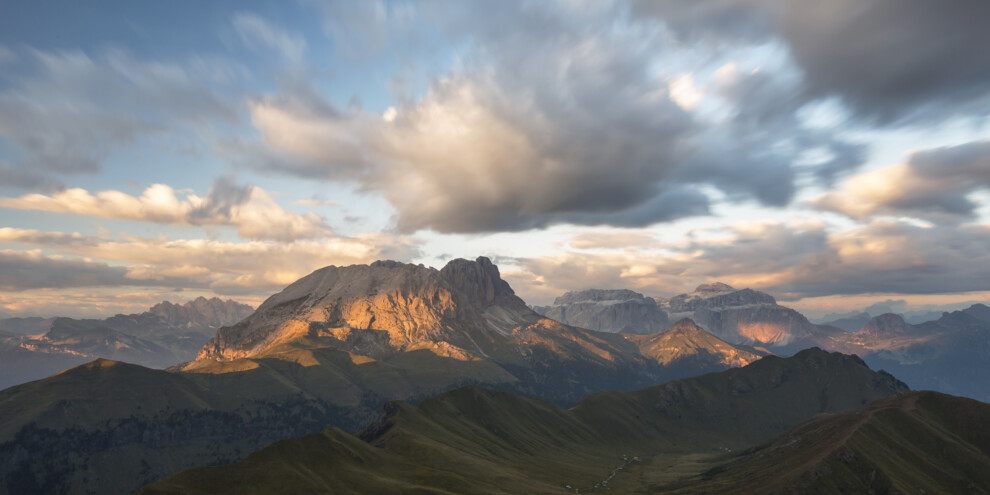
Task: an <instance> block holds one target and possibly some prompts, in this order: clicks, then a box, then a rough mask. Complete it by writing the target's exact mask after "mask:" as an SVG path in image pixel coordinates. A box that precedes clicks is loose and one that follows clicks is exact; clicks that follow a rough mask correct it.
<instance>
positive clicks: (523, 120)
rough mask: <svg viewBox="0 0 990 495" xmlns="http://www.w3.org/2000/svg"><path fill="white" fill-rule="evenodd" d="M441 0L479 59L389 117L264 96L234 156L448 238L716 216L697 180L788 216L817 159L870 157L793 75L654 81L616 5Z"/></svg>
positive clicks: (640, 40)
mask: <svg viewBox="0 0 990 495" xmlns="http://www.w3.org/2000/svg"><path fill="white" fill-rule="evenodd" d="M433 7H435V6H432V4H425V5H423V12H421V14H422V15H423V18H427V19H431V20H432V21H434V22H436V23H437V25H439V26H440V27H441V28H442V29H443V30H445V31H446V32H447V33H448V34H449V35H450V36H452V37H454V38H455V39H463V40H464V43H465V44H466V46H468V47H469V49H468V50H467V54H466V55H465V56H464V57H463V58H462V59H461V61H460V62H459V63H458V64H456V65H455V68H454V69H452V70H451V71H450V72H449V73H447V74H445V75H443V76H441V77H437V78H435V79H433V80H432V82H431V84H430V86H429V89H428V90H427V91H426V92H425V93H424V94H423V95H422V96H421V97H420V98H419V99H416V100H412V99H410V100H408V101H406V100H402V101H399V102H398V104H397V105H395V106H393V107H391V108H389V111H388V112H387V118H386V116H383V115H380V114H378V113H377V112H375V113H372V112H364V111H362V110H361V109H360V108H353V107H352V108H350V109H347V110H342V109H340V108H337V107H336V106H334V105H333V104H331V103H329V102H327V101H326V100H324V99H323V98H322V97H321V96H320V95H319V93H318V92H317V91H316V90H315V89H314V88H313V87H312V86H308V87H306V86H304V87H301V88H295V89H293V90H283V91H282V92H281V93H279V94H275V95H268V96H265V97H261V98H256V99H254V100H252V101H251V102H250V103H249V110H250V115H251V122H252V124H253V125H254V126H255V128H256V129H257V130H258V131H259V132H260V133H261V136H262V139H263V146H256V145H251V144H249V143H248V144H245V143H230V146H228V150H229V151H230V152H231V153H232V156H235V157H239V158H235V161H238V162H240V163H247V164H250V165H251V166H254V167H256V168H259V169H262V170H268V171H278V172H288V173H292V174H295V175H299V176H302V177H307V178H315V179H323V180H345V181H352V182H356V183H357V184H358V185H359V186H360V188H361V189H362V190H365V191H372V192H378V193H380V194H382V195H383V196H384V197H385V198H386V199H387V200H388V201H389V202H390V203H391V204H392V206H393V207H394V208H395V210H396V212H397V213H396V223H397V226H398V228H399V229H400V230H401V231H404V232H413V231H417V230H421V229H432V230H434V231H438V232H444V233H455V232H457V233H473V232H490V231H519V230H526V229H532V228H542V227H545V226H548V225H552V224H559V223H572V224H579V225H613V226H633V227H639V226H645V225H651V224H654V223H658V222H664V221H670V220H674V219H677V218H683V217H686V216H694V215H707V214H708V213H709V202H710V200H709V197H708V195H707V194H706V193H705V192H704V191H705V188H704V187H702V186H715V187H716V188H718V189H720V190H722V191H723V192H725V193H726V195H727V197H728V200H730V201H735V202H738V201H747V200H753V199H755V200H757V201H759V202H760V203H762V204H765V205H774V206H782V205H786V204H788V203H789V202H790V201H791V200H792V198H793V197H794V195H795V192H796V185H795V182H796V180H797V178H798V172H796V171H795V162H796V161H797V160H798V159H799V158H800V157H801V156H802V154H803V153H805V151H807V150H809V149H819V150H825V151H824V153H825V154H828V155H829V156H830V157H831V158H830V160H826V162H825V163H822V164H820V166H818V168H817V169H816V173H818V172H821V173H820V175H821V176H822V177H826V178H831V177H834V176H835V175H837V174H839V173H842V172H844V171H847V170H849V169H852V168H855V167H856V166H858V165H859V164H860V163H861V161H862V148H861V147H860V146H858V145H855V144H852V143H848V142H845V141H841V140H838V139H836V138H835V137H834V136H833V135H832V134H831V132H829V131H823V130H807V129H803V128H802V125H801V123H800V122H798V121H797V120H796V117H795V116H794V114H795V112H797V111H798V109H799V108H800V102H799V101H798V98H797V97H796V96H794V95H795V94H796V93H797V92H798V91H799V90H800V88H799V87H796V86H794V85H793V84H790V85H787V84H785V83H783V82H781V81H783V79H786V78H785V76H786V74H783V75H777V74H773V75H772V74H770V73H769V72H762V73H759V74H755V73H754V74H750V75H737V77H735V78H734V79H732V80H731V81H729V80H727V81H728V82H727V83H726V84H725V85H723V86H719V87H715V86H713V87H702V86H700V85H697V84H695V83H693V82H692V83H691V88H689V89H691V91H687V90H686V89H685V87H686V86H685V84H686V82H687V79H685V77H687V76H685V75H683V74H681V76H680V78H679V79H677V78H675V79H670V78H665V77H660V76H657V75H656V74H655V70H654V69H653V67H654V66H656V65H657V64H659V63H660V62H661V61H663V60H664V59H663V58H662V57H660V56H659V55H658V54H661V53H664V52H665V50H667V49H672V47H671V46H668V45H667V44H666V39H665V38H664V37H663V36H662V32H661V31H659V30H657V29H655V28H650V27H649V26H645V27H644V26H640V25H628V26H622V28H621V29H619V28H616V26H615V24H614V22H613V21H608V22H604V21H603V19H613V20H614V19H617V18H618V19H622V16H621V10H622V9H621V7H619V6H614V5H611V4H600V5H578V4H567V5H561V4H553V5H551V6H547V5H543V4H521V3H513V2H509V3H505V4H501V3H500V4H492V3H480V4H472V5H471V8H467V7H466V6H462V5H459V6H454V7H451V8H449V9H435V8H433ZM386 17H387V16H386ZM386 21H387V19H386ZM341 22H343V20H341ZM615 22H618V21H615ZM679 74H680V73H679ZM687 74H689V73H687ZM671 81H672V82H673V83H676V87H673V88H672V87H670V86H669V84H671ZM729 83H731V84H729ZM708 92H712V93H719V94H718V97H719V98H720V99H721V100H720V101H721V102H722V103H723V104H724V105H726V106H728V107H729V108H730V110H732V117H731V119H730V121H729V122H728V123H725V122H722V121H719V120H718V119H707V118H702V117H701V116H699V114H695V113H691V112H689V111H688V110H691V109H693V108H698V109H699V111H700V110H701V107H702V106H703V105H701V104H700V103H698V101H697V100H698V98H703V97H704V96H703V95H705V94H707V93H708ZM675 100H677V101H675ZM756 100H758V101H759V102H762V103H766V104H767V105H769V106H772V107H773V108H770V109H768V108H758V106H757V105H756V104H754V103H752V102H753V101H756ZM685 101H690V104H686V103H685ZM686 109H687V110H686Z"/></svg>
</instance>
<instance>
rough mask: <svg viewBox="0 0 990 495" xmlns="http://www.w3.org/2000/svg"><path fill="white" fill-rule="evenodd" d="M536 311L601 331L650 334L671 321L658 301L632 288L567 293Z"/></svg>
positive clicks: (575, 324) (571, 323)
mask: <svg viewBox="0 0 990 495" xmlns="http://www.w3.org/2000/svg"><path fill="white" fill-rule="evenodd" d="M533 309H535V310H536V312H538V313H540V314H542V315H544V316H546V317H547V318H551V319H554V320H557V321H560V322H563V323H567V324H568V325H574V326H576V327H581V328H587V329H590V330H597V331H600V332H610V333H616V332H626V333H637V334H651V333H656V332H660V331H662V330H664V329H665V328H667V326H668V324H669V320H668V318H667V313H665V312H664V311H663V310H661V309H660V307H659V306H658V305H657V303H656V301H655V300H653V299H651V298H648V297H645V296H643V295H642V294H640V293H638V292H633V291H631V290H602V289H590V290H583V291H573V292H568V293H566V294H564V295H562V296H560V297H558V298H557V299H556V300H555V301H554V303H553V305H552V306H537V307H535V308H533Z"/></svg>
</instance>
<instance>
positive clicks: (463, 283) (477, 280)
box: [440, 256, 525, 307]
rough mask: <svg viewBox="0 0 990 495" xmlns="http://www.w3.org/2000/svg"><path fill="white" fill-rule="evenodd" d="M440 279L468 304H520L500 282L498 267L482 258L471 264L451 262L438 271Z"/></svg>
mask: <svg viewBox="0 0 990 495" xmlns="http://www.w3.org/2000/svg"><path fill="white" fill-rule="evenodd" d="M440 277H441V278H442V279H443V280H444V281H446V282H447V283H448V284H450V286H451V287H452V288H453V289H454V290H455V291H456V292H458V293H460V294H463V295H465V296H467V298H468V301H467V302H468V303H469V304H473V305H478V306H480V307H486V306H490V305H492V304H496V302H501V303H508V304H512V305H517V301H516V300H518V302H522V300H519V299H518V298H517V297H516V293H515V292H513V290H512V288H511V287H509V284H508V283H507V282H506V281H504V280H502V276H501V274H499V272H498V267H497V266H495V265H494V264H493V263H492V260H490V259H488V258H486V257H484V256H480V257H478V259H476V260H475V261H473V262H472V261H468V260H466V259H460V258H459V259H455V260H451V261H450V262H449V263H447V265H446V266H444V267H443V269H441V270H440ZM523 306H525V304H523Z"/></svg>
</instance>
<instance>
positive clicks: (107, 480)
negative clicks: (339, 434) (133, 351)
mask: <svg viewBox="0 0 990 495" xmlns="http://www.w3.org/2000/svg"><path fill="white" fill-rule="evenodd" d="M368 400H369V406H368V407H372V406H371V404H380V403H381V402H380V401H381V399H380V398H372V397H369V398H368ZM355 411H357V409H353V408H352V409H343V408H337V407H334V406H332V405H329V404H326V403H324V402H321V401H316V400H307V399H305V398H302V397H289V398H286V399H284V400H281V401H277V402H276V401H264V400H253V399H249V398H245V397H243V396H242V395H241V394H240V391H239V390H237V388H236V387H233V386H231V387H223V386H221V387H217V388H216V389H211V388H210V387H209V386H208V384H204V383H200V382H197V381H196V380H193V379H191V378H190V377H189V376H187V375H183V374H180V373H169V372H166V371H161V370H152V369H148V368H144V367H141V366H137V365H132V364H127V363H120V362H116V361H110V360H105V359H98V360H95V361H92V362H90V363H87V364H84V365H81V366H77V367H75V368H72V369H69V370H66V371H64V372H62V373H59V374H57V375H54V376H52V377H49V378H47V379H45V380H39V381H35V382H30V383H25V384H23V385H18V386H15V387H11V388H8V389H6V390H3V391H0V492H3V493H131V492H133V491H134V490H136V489H137V488H139V487H140V486H141V485H143V484H146V483H148V482H150V481H154V480H156V479H160V478H161V477H163V476H165V475H168V474H171V473H174V472H176V471H179V470H181V469H183V468H188V467H193V466H201V465H207V464H217V463H229V462H233V461H235V460H237V459H239V458H241V457H243V456H244V455H245V454H246V453H248V452H250V451H252V450H255V449H258V448H260V447H262V446H264V445H267V444H269V443H271V442H273V441H276V440H278V439H281V438H286V437H290V436H297V435H302V434H306V433H309V432H312V431H315V430H319V429H322V428H325V427H326V425H327V424H336V425H340V426H342V427H346V428H356V427H358V426H359V425H360V424H361V423H364V422H366V421H368V420H369V418H371V417H373V416H370V415H369V416H355V414H356V412H355Z"/></svg>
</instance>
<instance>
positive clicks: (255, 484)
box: [143, 349, 905, 494]
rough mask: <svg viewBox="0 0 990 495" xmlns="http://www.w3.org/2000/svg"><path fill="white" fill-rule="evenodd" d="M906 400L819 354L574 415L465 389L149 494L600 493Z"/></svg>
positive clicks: (594, 405)
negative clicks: (795, 429)
mask: <svg viewBox="0 0 990 495" xmlns="http://www.w3.org/2000/svg"><path fill="white" fill-rule="evenodd" d="M733 390H734V391H735V393H732V391H733ZM903 390H905V387H904V386H903V384H901V383H900V382H898V381H897V380H895V379H893V378H892V377H890V376H889V375H885V374H881V373H875V372H872V371H870V370H869V369H868V368H866V366H865V365H863V363H862V362H861V361H859V360H858V359H856V358H854V357H850V356H843V355H839V354H828V353H825V352H824V351H821V350H817V349H815V350H809V351H806V352H804V353H800V354H798V355H797V356H795V357H793V358H788V359H781V358H765V359H764V360H761V361H758V362H756V363H754V364H752V365H750V366H747V367H745V368H741V369H738V370H732V371H729V372H723V373H714V374H709V375H705V376H702V377H697V378H691V379H685V380H679V381H676V382H671V383H668V384H665V385H662V386H659V387H651V388H649V389H644V390H641V391H637V392H630V393H621V392H608V393H603V394H596V395H594V396H591V397H589V398H588V399H586V400H584V401H582V402H581V403H580V404H579V405H578V406H576V407H575V408H573V409H572V410H563V409H561V408H559V407H557V406H555V405H553V404H552V403H549V402H546V401H542V400H539V399H530V398H524V397H520V396H516V395H512V394H508V393H504V392H491V391H487V390H484V389H480V388H477V387H466V388H462V389H458V390H455V391H452V392H448V393H445V394H443V395H441V396H439V397H437V398H435V399H427V400H425V401H423V403H422V404H420V405H419V406H413V405H410V404H405V403H401V402H391V403H389V404H388V405H387V406H386V409H385V414H384V416H383V417H382V418H380V419H379V420H378V421H376V422H375V423H373V424H372V425H371V426H369V427H368V428H367V429H365V430H364V432H362V433H361V434H360V435H359V438H360V439H362V440H363V441H364V442H363V444H361V443H354V442H355V440H356V438H354V437H348V436H346V435H342V434H341V433H340V432H338V431H334V430H328V431H326V432H324V433H323V434H322V435H310V436H307V437H304V438H300V439H293V440H287V441H284V442H280V443H279V444H276V445H275V446H272V447H269V448H266V449H263V450H262V451H259V452H257V453H255V454H252V455H251V456H249V457H248V458H247V459H245V460H244V461H242V462H241V463H238V464H236V465H233V466H226V467H220V468H199V469H193V470H189V471H185V472H183V473H180V474H179V475H176V476H174V477H172V478H170V479H168V480H164V481H162V482H159V483H156V484H154V485H151V486H149V487H147V488H146V489H145V490H144V492H143V493H271V492H273V491H280V492H286V491H288V492H297V493H301V492H312V491H326V492H329V493H402V492H403V490H405V491H406V493H416V492H417V490H418V492H419V493H478V494H494V493H566V492H568V490H567V489H566V488H565V486H567V485H570V486H572V487H580V488H582V489H583V488H585V487H592V486H593V485H594V484H595V483H600V482H601V481H602V480H603V479H606V478H607V477H608V476H609V472H610V471H612V472H614V471H613V470H615V469H616V468H617V466H620V465H624V464H628V463H630V462H633V461H631V460H630V459H631V457H632V456H654V455H664V454H665V453H668V454H680V453H684V452H686V451H690V452H697V451H702V452H713V451H717V449H718V448H719V446H721V445H725V444H729V445H746V444H750V443H753V442H756V441H763V440H766V439H768V438H770V437H771V436H772V435H774V434H778V433H780V432H782V431H784V430H785V429H786V428H788V427H790V426H792V425H794V424H796V423H798V422H800V421H802V420H804V419H806V418H807V417H809V416H811V415H813V414H816V413H819V412H832V411H841V410H845V409H848V408H849V407H852V406H854V405H860V404H863V403H865V402H867V401H869V400H873V399H876V398H880V397H886V396H890V395H892V394H895V393H897V392H900V391H903ZM303 452H306V453H307V455H303V454H302V453H303ZM374 466H380V468H379V469H376V468H374ZM221 479H222V480H224V482H223V483H219V482H218V481H217V480H221ZM414 487H415V489H414ZM571 492H573V490H571Z"/></svg>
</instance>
